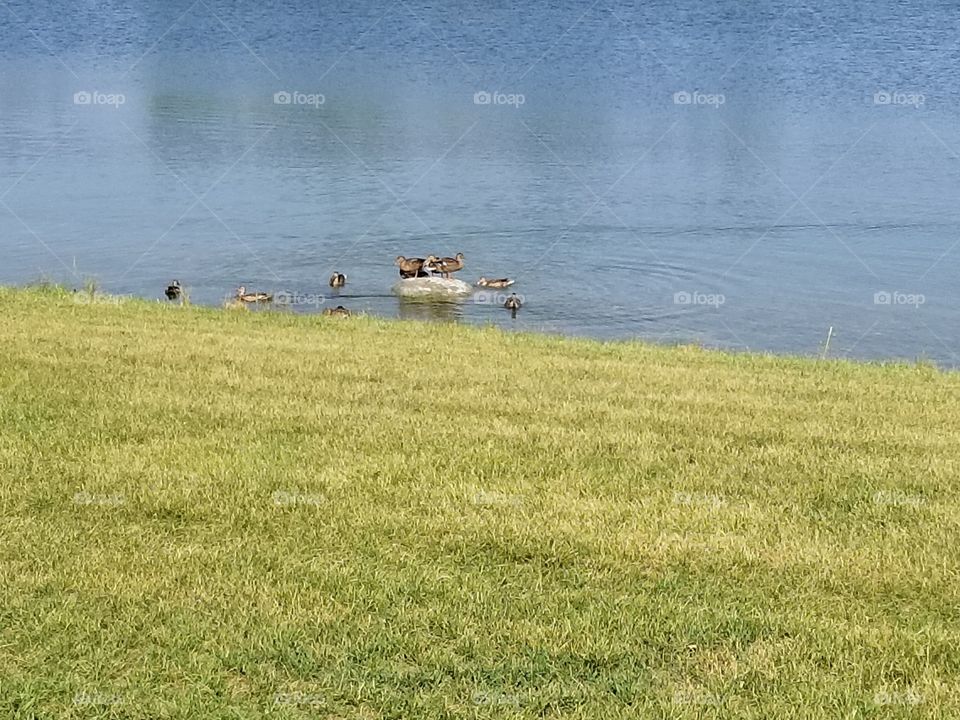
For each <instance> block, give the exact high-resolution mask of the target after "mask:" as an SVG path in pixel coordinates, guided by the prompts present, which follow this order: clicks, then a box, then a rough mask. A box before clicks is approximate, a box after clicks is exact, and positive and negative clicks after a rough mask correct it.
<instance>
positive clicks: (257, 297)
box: [237, 285, 273, 303]
mask: <svg viewBox="0 0 960 720" xmlns="http://www.w3.org/2000/svg"><path fill="white" fill-rule="evenodd" d="M237 300H239V301H240V302H243V303H266V302H270V301H271V300H273V295H271V294H269V293H265V292H252V293H248V292H247V288H246V287H244V286H243V285H241V286H240V287H238V288H237Z"/></svg>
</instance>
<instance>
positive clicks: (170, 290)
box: [163, 280, 183, 300]
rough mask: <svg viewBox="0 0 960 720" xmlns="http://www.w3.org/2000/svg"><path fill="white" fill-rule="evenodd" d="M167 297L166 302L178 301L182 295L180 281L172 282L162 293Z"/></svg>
mask: <svg viewBox="0 0 960 720" xmlns="http://www.w3.org/2000/svg"><path fill="white" fill-rule="evenodd" d="M163 294H164V295H166V296H167V300H178V299H180V297H181V296H182V294H183V288H182V287H180V281H179V280H174V281H173V282H172V283H170V284H169V285H167V289H166V290H165V291H164V293H163Z"/></svg>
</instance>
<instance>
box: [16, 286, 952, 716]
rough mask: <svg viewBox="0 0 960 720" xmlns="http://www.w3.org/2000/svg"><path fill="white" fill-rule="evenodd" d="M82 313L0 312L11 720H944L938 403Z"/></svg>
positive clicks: (881, 391)
mask: <svg viewBox="0 0 960 720" xmlns="http://www.w3.org/2000/svg"><path fill="white" fill-rule="evenodd" d="M86 299H88V298H84V297H83V296H81V298H80V299H77V298H75V297H72V296H71V295H70V294H69V293H63V292H58V291H56V290H29V291H24V290H9V289H8V290H0V302H2V303H3V319H2V321H0V579H2V582H0V717H2V718H43V719H47V718H50V719H53V718H98V717H103V718H182V719H184V720H186V719H188V718H190V719H193V718H223V719H227V718H230V719H238V718H242V719H246V718H261V717H265V718H317V717H322V718H488V717H489V718H508V717H524V718H535V717H536V718H541V717H546V718H550V717H564V718H567V717H569V718H603V719H606V718H757V719H758V720H759V719H761V718H791V719H797V718H888V717H904V718H907V717H909V718H934V717H937V718H940V717H943V718H955V717H960V573H958V568H960V543H958V540H960V526H958V521H960V506H958V503H960V495H958V479H960V376H958V375H957V374H954V373H943V372H940V371H938V370H936V369H934V368H932V367H930V366H927V365H917V366H908V365H899V366H878V365H860V364H854V363H847V362H839V361H827V362H819V361H816V360H801V359H791V358H772V357H765V356H749V355H733V354H723V353H718V352H712V351H705V350H702V349H697V348H665V347H656V346H650V345H644V344H639V343H608V344H601V343H597V342H591V341H585V340H572V339H562V338H554V337H546V336H535V335H521V334H507V333H503V332H501V331H498V330H495V329H485V328H467V327H459V326H453V325H442V324H420V323H412V322H395V321H385V320H378V319H373V318H362V317H360V318H351V319H346V320H344V319H333V318H323V317H296V316H293V315H290V314H285V313H282V312H240V311H228V310H216V309H200V308H190V307H179V306H174V305H160V304H156V303H147V302H139V301H131V302H123V303H119V304H117V303H113V302H110V301H106V300H104V301H97V302H93V303H91V302H83V301H81V300H86ZM521 312H522V311H521Z"/></svg>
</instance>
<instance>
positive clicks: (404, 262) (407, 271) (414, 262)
mask: <svg viewBox="0 0 960 720" xmlns="http://www.w3.org/2000/svg"><path fill="white" fill-rule="evenodd" d="M430 257H433V256H432V255H431V256H430ZM426 262H427V261H426V260H424V259H423V258H406V257H404V256H403V255H397V259H396V260H394V261H393V264H394V265H396V266H397V267H398V268H400V277H402V278H404V279H406V278H412V277H426V276H427V274H426V273H425V272H424V271H423V265H424V263H426Z"/></svg>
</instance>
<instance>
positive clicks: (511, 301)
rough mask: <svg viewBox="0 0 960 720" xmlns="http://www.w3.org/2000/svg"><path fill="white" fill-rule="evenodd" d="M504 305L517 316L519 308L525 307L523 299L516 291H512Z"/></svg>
mask: <svg viewBox="0 0 960 720" xmlns="http://www.w3.org/2000/svg"><path fill="white" fill-rule="evenodd" d="M503 306H504V307H505V308H506V309H507V310H509V311H510V312H512V313H513V315H514V317H516V314H517V310H519V309H520V308H522V307H523V301H521V300H520V298H519V297H517V294H516V293H511V294H510V297H508V298H507V301H506V302H505V303H503Z"/></svg>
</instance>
